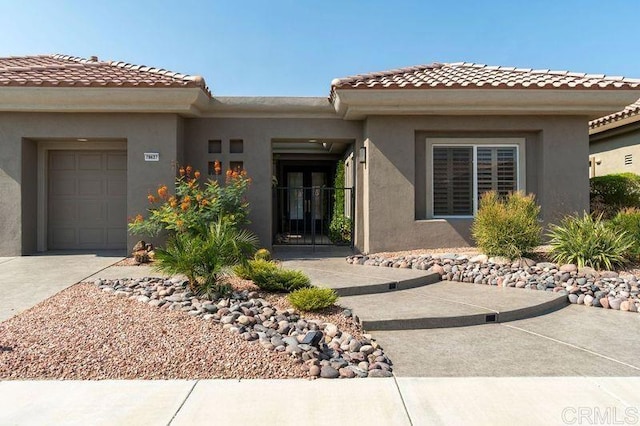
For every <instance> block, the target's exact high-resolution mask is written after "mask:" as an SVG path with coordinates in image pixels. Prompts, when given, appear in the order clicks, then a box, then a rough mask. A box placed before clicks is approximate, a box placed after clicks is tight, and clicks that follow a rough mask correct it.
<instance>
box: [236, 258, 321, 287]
mask: <svg viewBox="0 0 640 426" xmlns="http://www.w3.org/2000/svg"><path fill="white" fill-rule="evenodd" d="M234 272H235V274H236V275H237V276H239V277H240V278H243V279H246V280H251V281H253V283H254V284H255V285H257V286H258V287H260V289H261V290H266V291H274V292H285V293H288V292H290V291H294V290H297V289H299V288H305V287H310V286H311V280H310V279H309V277H307V276H306V275H305V274H304V273H302V272H301V271H294V270H291V269H283V268H280V267H279V266H278V265H277V264H275V263H274V262H272V261H268V260H263V259H253V260H250V261H249V262H247V264H246V265H244V266H236V267H235V268H234Z"/></svg>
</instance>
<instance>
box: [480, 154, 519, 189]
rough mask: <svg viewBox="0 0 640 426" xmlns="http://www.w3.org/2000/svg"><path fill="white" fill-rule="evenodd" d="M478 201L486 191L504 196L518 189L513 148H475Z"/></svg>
mask: <svg viewBox="0 0 640 426" xmlns="http://www.w3.org/2000/svg"><path fill="white" fill-rule="evenodd" d="M476 155H477V162H478V163H477V166H476V174H477V182H478V184H477V185H478V200H480V198H481V197H482V194H484V193H485V192H487V191H496V192H497V193H498V195H501V196H506V195H507V194H508V193H509V192H513V191H516V190H517V189H518V175H517V163H516V162H517V158H516V148H515V147H504V148H502V147H480V146H479V147H477V154H476Z"/></svg>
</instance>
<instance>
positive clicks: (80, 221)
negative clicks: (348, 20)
mask: <svg viewBox="0 0 640 426" xmlns="http://www.w3.org/2000/svg"><path fill="white" fill-rule="evenodd" d="M639 92H640V80H630V79H622V78H609V77H605V76H602V75H585V74H579V73H568V72H558V71H549V70H530V69H520V68H507V67H497V66H485V65H478V64H470V63H454V64H438V63H434V64H431V65H424V66H417V67H411V68H403V69H397V70H391V71H386V72H379V73H372V74H363V75H357V76H353V77H348V78H343V79H336V80H333V81H332V82H331V87H330V96H329V98H328V99H327V98H308V97H216V96H214V95H212V94H211V93H210V91H209V90H208V89H207V86H206V85H205V82H204V80H203V79H202V78H201V77H197V76H188V75H183V74H178V73H172V72H169V71H165V70H159V69H155V68H149V67H145V66H134V65H130V64H125V63H121V62H104V61H99V60H98V59H97V58H95V57H92V58H90V59H82V58H75V57H69V56H61V55H52V56H51V55H45V56H25V57H11V58H0V200H2V202H1V203H0V219H1V223H2V226H1V227H0V256H12V255H20V254H26V253H34V252H38V251H46V250H53V249H86V250H93V249H125V248H126V247H127V246H128V247H131V246H132V245H133V243H134V242H135V240H136V237H132V236H127V233H126V221H127V217H133V216H135V215H136V214H137V213H141V212H144V211H145V210H146V208H147V207H148V204H147V202H146V195H147V193H148V192H149V191H154V190H155V189H156V188H157V185H158V184H159V183H168V182H171V181H172V180H173V179H174V176H175V165H176V164H177V163H179V164H191V165H193V167H194V168H197V169H200V170H201V171H203V172H205V171H208V172H210V173H214V172H215V170H214V169H215V168H214V164H215V162H216V161H219V162H221V164H222V166H223V169H227V168H229V167H242V168H243V169H245V170H247V171H248V173H249V175H250V176H251V177H252V178H253V184H252V186H251V188H250V191H249V193H248V197H249V201H250V203H251V213H250V220H251V222H252V223H251V229H252V230H253V231H254V232H256V233H257V235H258V236H259V237H260V240H261V243H262V244H263V245H264V246H267V247H269V246H271V244H272V243H273V242H274V241H275V242H291V241H292V240H295V239H296V238H298V241H303V242H307V241H309V240H308V239H307V237H308V234H309V233H315V235H314V236H313V237H314V238H315V241H316V242H318V241H324V240H323V238H322V237H324V236H325V235H324V233H325V230H326V223H327V222H328V221H329V219H330V214H331V207H325V206H326V205H329V206H330V205H331V200H327V199H326V198H325V199H322V196H321V195H318V194H322V193H323V192H322V191H320V189H321V188H323V187H330V186H331V185H332V180H333V178H332V175H333V173H334V171H335V167H336V163H337V161H339V160H346V170H347V176H346V178H345V184H346V185H348V186H352V187H353V192H354V194H355V196H354V202H353V204H351V205H350V206H352V207H353V210H352V209H351V208H350V207H349V208H347V211H348V212H349V213H350V214H351V216H352V219H353V223H354V225H355V230H354V236H355V240H354V245H355V247H356V248H357V249H358V250H361V251H364V252H375V251H381V250H398V249H412V248H419V247H424V248H429V247H444V246H449V247H453V246H463V245H467V244H469V242H470V239H469V238H470V237H469V234H470V231H469V228H470V225H471V223H472V219H473V216H474V214H475V212H476V210H477V206H478V198H479V196H480V195H481V194H482V192H483V191H486V190H488V189H496V190H498V191H501V192H507V191H513V190H524V191H527V192H532V193H535V194H536V195H537V200H538V202H539V203H540V205H541V207H542V218H543V220H544V221H545V222H549V221H553V220H556V219H557V218H558V217H559V216H562V215H564V214H566V213H570V212H574V211H581V210H583V209H587V208H588V202H589V190H588V180H587V176H586V173H585V170H584V167H585V164H584V163H585V159H586V158H587V156H588V151H589V135H588V126H587V123H588V121H589V120H591V119H594V118H597V117H601V116H603V115H605V114H610V113H612V112H614V111H618V110H620V109H621V108H622V107H623V106H624V105H628V104H629V103H631V102H632V101H633V100H635V99H638V97H640V93H639ZM149 160H155V161H149ZM212 177H213V178H218V177H216V176H212ZM274 180H277V182H278V186H279V187H284V188H285V190H283V191H282V192H280V191H275V190H273V188H272V183H273V182H274ZM299 187H305V188H309V189H304V190H303V189H291V188H299ZM286 188H289V189H286ZM278 194H281V195H280V196H279V195H278ZM319 203H320V205H322V206H323V207H322V208H318V207H317V206H318V205H319ZM314 205H315V207H312V206H314Z"/></svg>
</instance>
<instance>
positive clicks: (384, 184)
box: [0, 113, 640, 256]
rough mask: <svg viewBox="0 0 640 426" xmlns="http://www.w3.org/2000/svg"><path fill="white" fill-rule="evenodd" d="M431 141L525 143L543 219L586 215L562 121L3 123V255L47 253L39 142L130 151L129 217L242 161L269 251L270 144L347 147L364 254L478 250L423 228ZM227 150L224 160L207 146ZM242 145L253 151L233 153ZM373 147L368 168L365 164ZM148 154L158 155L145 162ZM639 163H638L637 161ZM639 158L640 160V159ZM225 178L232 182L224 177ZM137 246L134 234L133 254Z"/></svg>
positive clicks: (574, 120)
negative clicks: (363, 154)
mask: <svg viewBox="0 0 640 426" xmlns="http://www.w3.org/2000/svg"><path fill="white" fill-rule="evenodd" d="M427 137H466V138H468V137H515V138H523V139H524V140H525V146H526V157H525V162H526V190H527V191H529V192H535V193H536V194H537V197H538V201H539V203H540V204H541V206H542V215H543V219H544V220H545V222H553V221H556V220H557V219H558V218H559V217H560V216H562V215H564V214H567V213H572V212H578V211H582V210H583V209H586V208H588V180H587V167H586V163H587V158H588V155H589V146H588V129H587V119H586V117H573V116H568V117H553V116H485V117H477V116H404V117H403V116H371V117H369V118H367V119H366V120H365V121H345V120H342V119H339V118H335V119H332V118H301V117H291V118H180V117H178V116H176V115H175V114H44V113H38V114H27V113H2V114H0V199H2V200H3V202H2V203H0V218H2V227H0V256H3V255H4V256H8V255H19V254H22V253H30V252H33V251H34V250H35V248H37V241H38V235H37V229H38V227H37V222H38V219H37V214H36V213H37V211H38V210H39V209H42V208H44V206H43V205H42V203H41V202H38V197H37V186H38V180H39V179H41V178H42V176H39V175H38V169H39V167H38V144H39V141H48V143H51V141H60V142H66V141H75V140H76V139H77V138H88V139H90V141H89V142H85V143H86V144H91V143H92V141H101V143H105V142H106V143H108V142H109V141H120V143H122V141H124V142H126V146H127V151H128V163H127V164H128V184H127V203H128V205H127V214H128V215H129V216H135V215H136V214H137V213H142V212H144V211H145V210H146V208H147V206H148V205H147V201H146V194H147V192H149V191H155V189H156V188H157V185H158V184H159V183H170V182H172V181H173V178H174V176H175V169H174V166H175V163H176V162H179V163H181V164H187V163H189V164H191V165H192V166H193V167H195V168H197V169H200V170H201V171H202V172H203V174H206V171H207V163H208V162H209V161H214V160H219V161H221V162H222V163H223V168H225V169H226V168H227V167H228V164H229V161H243V163H244V167H245V169H246V170H247V171H248V173H249V174H250V175H251V177H252V178H253V180H254V181H253V184H252V186H251V188H250V190H249V194H248V198H249V201H250V203H251V212H250V216H249V218H250V220H251V222H252V224H251V226H250V228H251V229H252V230H253V231H254V232H255V233H256V234H257V235H258V236H259V238H260V240H261V244H262V245H264V246H267V247H268V246H270V245H271V238H272V220H271V219H272V192H271V176H272V174H273V172H272V146H271V144H272V141H273V140H304V139H319V140H322V139H342V140H352V141H354V145H353V149H354V152H355V153H356V162H355V170H356V186H357V190H356V212H355V215H356V247H357V248H358V249H359V250H361V251H365V252H375V251H381V250H398V249H411V248H429V247H446V246H449V247H455V246H463V245H467V244H470V243H471V241H470V236H469V226H470V224H471V221H470V220H469V219H449V220H442V219H439V220H435V219H426V220H416V211H417V209H416V206H417V205H419V204H422V203H425V202H426V201H425V200H426V199H427V198H426V197H428V196H429V195H428V194H427V193H426V189H425V188H426V181H425V176H426V175H427V174H428V173H429V170H428V167H427V161H426V157H425V155H426V154H425V152H426V148H425V145H424V144H425V143H426V138H427ZM212 139H219V140H221V141H222V153H221V154H209V153H208V141H209V140H212ZM231 139H242V140H243V141H244V152H243V153H242V154H230V153H229V141H230V140H231ZM360 146H366V147H367V161H366V164H361V163H359V161H358V160H357V155H358V149H359V148H360ZM144 152H158V153H160V161H159V162H144V160H143V153H144ZM639 155H640V154H639ZM639 158H640V157H639ZM222 178H223V177H222ZM138 238H139V237H132V236H130V237H129V240H128V244H129V246H131V245H133V243H134V242H135V240H137V239H138Z"/></svg>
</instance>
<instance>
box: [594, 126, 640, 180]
mask: <svg viewBox="0 0 640 426" xmlns="http://www.w3.org/2000/svg"><path fill="white" fill-rule="evenodd" d="M620 130H623V129H620ZM628 130H629V131H627V132H624V133H620V132H607V133H604V134H597V135H593V136H592V142H591V144H590V146H589V158H590V159H591V160H592V161H595V166H593V169H592V170H593V172H594V176H602V175H608V174H611V173H624V172H631V173H636V174H640V126H638V125H637V124H636V125H634V126H630V128H629V129H628ZM625 155H631V156H632V164H631V165H625V164H624V157H625Z"/></svg>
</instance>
